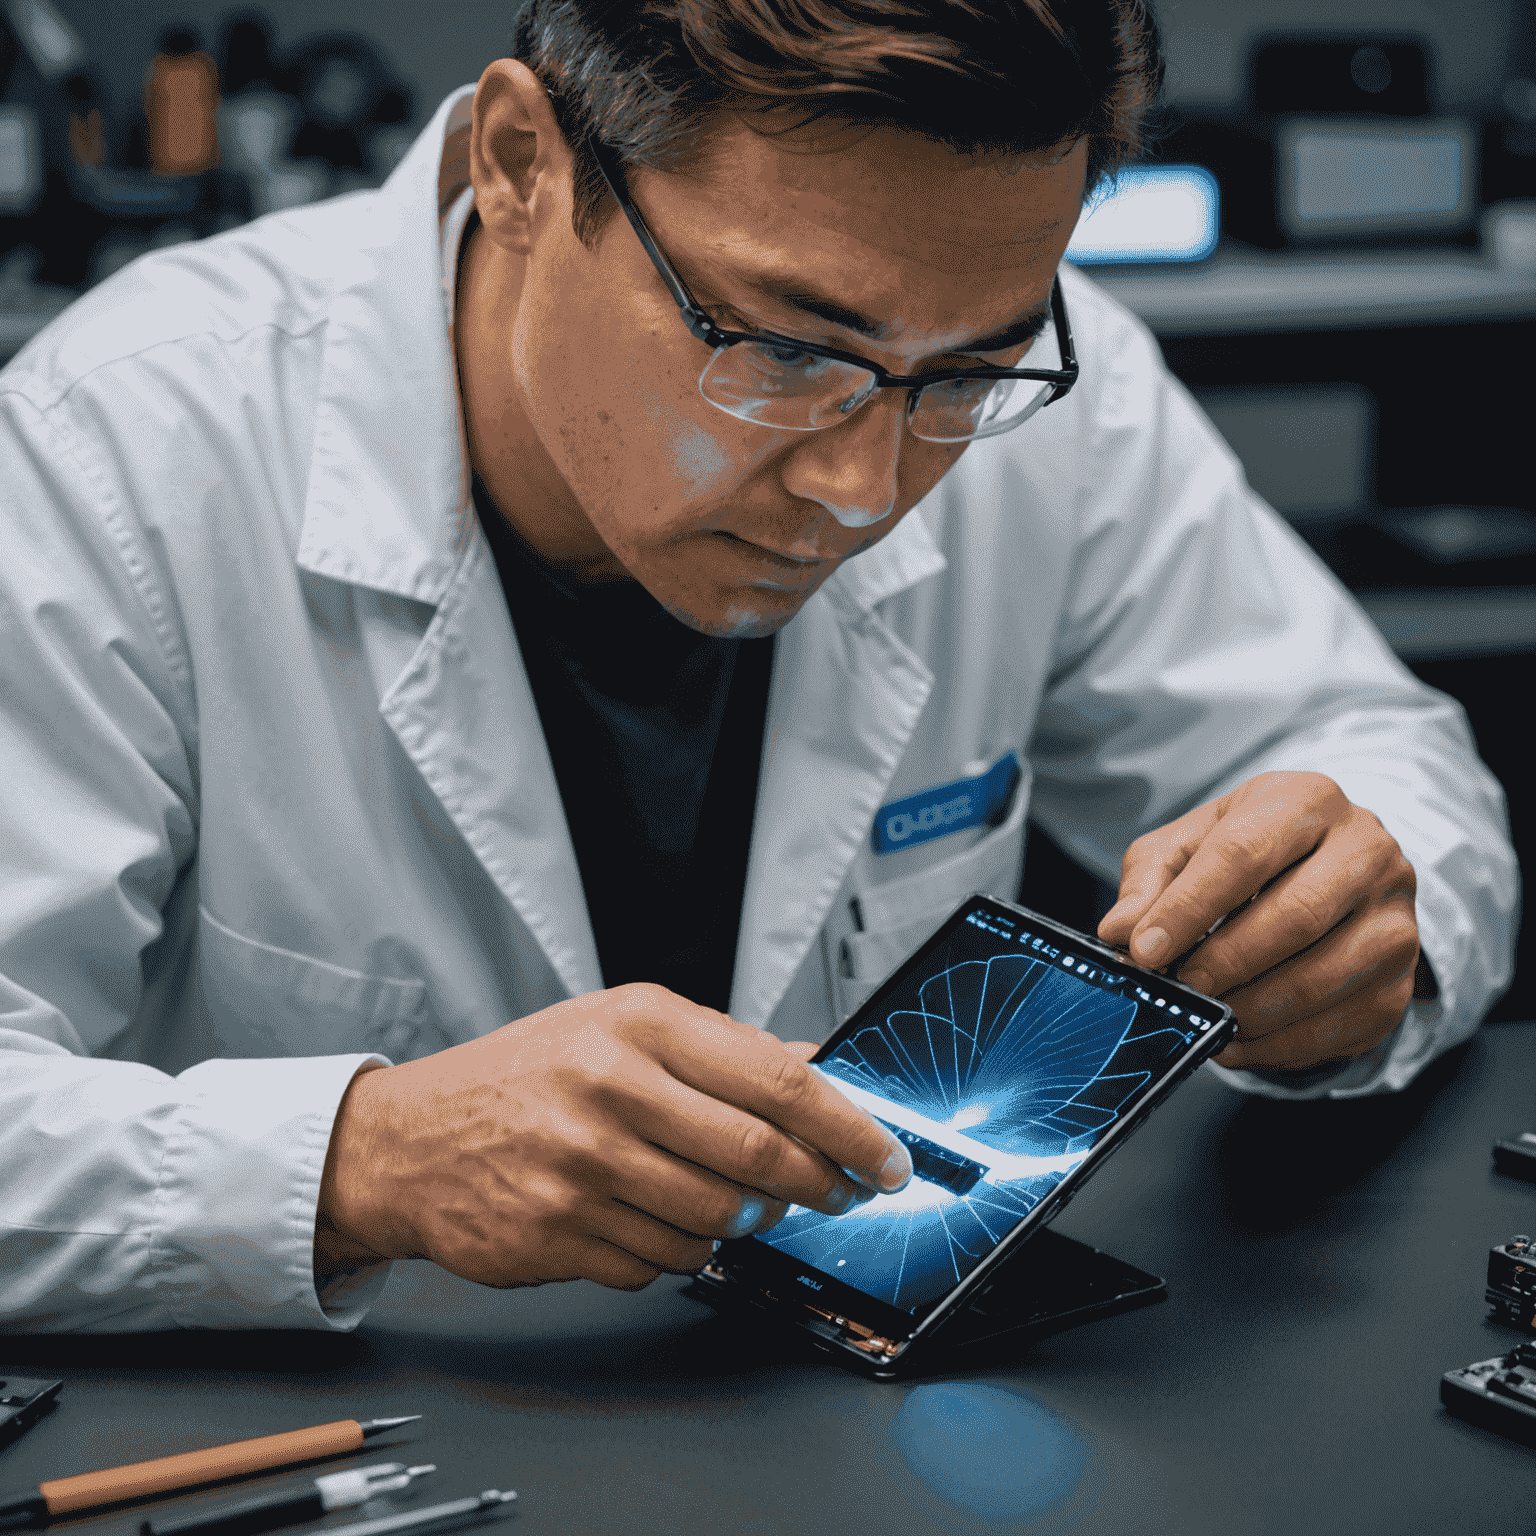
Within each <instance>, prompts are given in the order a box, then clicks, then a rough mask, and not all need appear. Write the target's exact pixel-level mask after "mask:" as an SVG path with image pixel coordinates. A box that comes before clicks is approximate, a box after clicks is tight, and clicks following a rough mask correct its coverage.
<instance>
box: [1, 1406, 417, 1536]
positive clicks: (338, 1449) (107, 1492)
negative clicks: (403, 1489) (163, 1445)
mask: <svg viewBox="0 0 1536 1536" xmlns="http://www.w3.org/2000/svg"><path fill="white" fill-rule="evenodd" d="M420 1417H421V1415H420V1414H419V1413H409V1414H406V1415H405V1416H404V1417H403V1418H398V1419H369V1420H367V1421H366V1422H364V1423H359V1422H358V1420H356V1419H338V1420H337V1421H336V1422H335V1423H334V1424H316V1425H313V1426H312V1427H311V1428H309V1429H290V1430H288V1431H286V1432H285V1433H283V1434H280V1435H261V1436H259V1437H258V1438H257V1439H255V1440H237V1441H235V1442H234V1443H233V1444H231V1445H216V1446H212V1447H211V1448H210V1449H208V1450H206V1451H184V1452H183V1453H182V1454H181V1455H179V1456H161V1457H158V1458H157V1459H156V1460H154V1461H137V1462H134V1463H132V1464H131V1465H129V1466H126V1467H107V1468H105V1469H103V1470H102V1471H100V1472H81V1473H79V1474H78V1475H76V1476H74V1477H57V1478H53V1479H51V1480H50V1481H48V1482H46V1483H39V1484H38V1485H37V1487H36V1488H28V1489H25V1490H23V1491H22V1492H20V1493H15V1494H11V1495H9V1496H6V1495H4V1494H0V1524H4V1525H10V1524H22V1523H28V1522H32V1521H46V1520H51V1519H54V1518H56V1517H57V1516H59V1515H72V1514H75V1513H76V1512H77V1511H79V1510H82V1509H95V1508H96V1507H98V1506H99V1505H102V1504H121V1503H123V1502H124V1501H125V1500H127V1499H142V1498H144V1497H145V1496H146V1495H148V1494H152V1493H180V1492H181V1491H182V1490H183V1489H185V1488H196V1487H197V1486H198V1485H199V1484H201V1483H217V1482H222V1481H223V1480H224V1479H225V1478H227V1477H246V1476H248V1475H249V1474H251V1473H253V1472H271V1471H273V1470H274V1469H275V1468H277V1467H286V1466H291V1465H292V1464H293V1463H294V1462H296V1461H318V1460H319V1459H320V1458H321V1457H322V1456H340V1455H345V1453H346V1452H348V1451H355V1450H358V1449H359V1448H360V1447H361V1446H362V1444H363V1442H364V1441H365V1440H369V1439H371V1438H372V1437H373V1436H374V1435H382V1434H383V1433H384V1431H385V1430H387V1429H397V1428H398V1427H399V1426H400V1425H402V1424H411V1423H414V1422H415V1421H416V1420H417V1419H419V1418H420Z"/></svg>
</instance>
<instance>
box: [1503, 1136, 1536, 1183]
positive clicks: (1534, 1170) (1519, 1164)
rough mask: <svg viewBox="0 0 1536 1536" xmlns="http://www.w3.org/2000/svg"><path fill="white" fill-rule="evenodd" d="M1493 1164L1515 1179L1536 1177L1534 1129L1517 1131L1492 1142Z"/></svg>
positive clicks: (1535, 1138)
mask: <svg viewBox="0 0 1536 1536" xmlns="http://www.w3.org/2000/svg"><path fill="white" fill-rule="evenodd" d="M1493 1166H1494V1167H1495V1168H1497V1169H1498V1170H1499V1172H1500V1173H1512V1174H1514V1176H1515V1177H1516V1178H1517V1179H1536V1131H1519V1132H1517V1133H1516V1134H1515V1135H1513V1136H1505V1137H1503V1138H1501V1139H1500V1140H1498V1141H1496V1142H1494V1144H1493Z"/></svg>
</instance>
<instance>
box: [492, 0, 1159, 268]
mask: <svg viewBox="0 0 1536 1536" xmlns="http://www.w3.org/2000/svg"><path fill="white" fill-rule="evenodd" d="M512 54H513V57H514V58H517V59H520V60H522V62H523V63H525V64H526V65H528V67H529V68H530V69H531V70H533V72H534V73H535V74H536V75H537V76H538V77H539V79H540V80H541V81H542V82H543V83H544V85H545V87H546V88H547V89H548V91H549V93H550V98H551V101H552V103H553V106H554V112H555V119H556V121H557V122H558V123H559V125H560V130H561V132H562V133H564V134H565V136H566V139H567V141H568V142H569V143H570V145H571V149H572V152H573V154H574V155H575V161H576V168H575V208H574V211H573V215H572V223H573V225H574V226H575V230H576V234H577V235H578V237H579V238H580V239H581V240H582V241H583V242H584V243H585V244H587V245H591V244H592V243H593V241H594V240H595V239H596V237H597V234H598V232H599V230H600V229H601V228H602V225H603V224H604V222H605V219H606V216H607V214H608V213H610V212H611V211H612V209H611V208H605V206H604V203H605V198H606V194H607V188H606V187H605V185H604V183H603V180H602V174H601V172H600V171H599V170H598V168H597V162H596V161H595V160H594V159H593V157H592V153H591V150H590V144H591V142H592V141H593V140H594V139H595V140H596V141H598V142H599V143H601V144H603V145H606V146H607V147H608V148H609V149H611V150H612V151H613V152H614V154H615V155H616V156H617V158H618V160H619V164H620V165H621V167H624V168H626V169H627V168H629V167H632V166H644V167H646V168H648V169H651V170H661V171H677V170H681V169H684V168H686V167H688V166H689V165H690V164H692V163H695V162H697V160H698V159H699V158H700V156H701V154H702V152H703V151H704V150H705V148H706V147H707V146H706V134H705V130H706V128H707V125H708V122H709V120H710V119H711V118H712V117H713V116H714V115H715V114H717V113H719V112H722V111H725V112H734V113H736V114H739V115H740V117H741V118H742V120H743V121H745V122H747V123H748V124H749V125H752V126H757V124H754V123H753V119H754V118H757V119H758V120H759V122H760V123H761V121H762V120H763V119H764V118H765V117H766V115H767V114H769V113H778V112H780V111H783V110H784V109H787V110H788V114H789V126H791V127H800V126H806V125H809V124H810V123H812V122H816V121H819V120H823V119H825V120H828V121H831V122H834V123H848V124H854V125H857V126H863V127H871V128H873V127H895V128H901V129H904V130H906V131H909V132H912V133H916V134H920V135H922V136H923V137H925V138H928V139H931V140H934V141H936V142H939V143H943V144H947V145H949V146H950V147H951V148H953V149H955V150H956V151H958V152H960V153H962V154H1009V155H1020V154H1029V153H1031V152H1033V151H1037V150H1043V149H1048V148H1052V147H1054V146H1056V145H1060V144H1066V143H1070V142H1073V141H1075V140H1077V139H1080V138H1086V140H1087V146H1088V180H1087V190H1092V189H1093V188H1094V187H1095V186H1097V185H1098V183H1099V182H1100V180H1101V179H1102V178H1103V177H1104V176H1106V175H1113V174H1114V172H1115V171H1116V170H1117V169H1119V167H1120V166H1121V165H1123V164H1124V163H1125V162H1126V161H1127V160H1129V159H1132V158H1134V157H1135V156H1136V155H1137V154H1138V153H1139V152H1140V150H1141V149H1142V147H1143V142H1144V135H1145V132H1146V123H1147V118H1148V114H1149V113H1150V111H1151V109H1152V105H1153V103H1154V101H1155V100H1156V97H1157V93H1158V90H1159V87H1160V86H1161V84H1162V74H1163V62H1162V54H1161V51H1160V49H1159V46H1158V37H1157V28H1156V24H1155V23H1154V22H1153V20H1152V17H1151V15H1150V13H1149V12H1148V10H1147V6H1146V4H1145V0H638V3H635V0H528V5H527V8H526V9H525V10H524V12H523V14H522V15H521V17H520V18H519V19H518V23H517V29H516V32H515V34H514V36H513V43H512ZM759 131H765V132H766V131H768V130H767V127H766V125H764V126H762V127H761V128H760V130H759Z"/></svg>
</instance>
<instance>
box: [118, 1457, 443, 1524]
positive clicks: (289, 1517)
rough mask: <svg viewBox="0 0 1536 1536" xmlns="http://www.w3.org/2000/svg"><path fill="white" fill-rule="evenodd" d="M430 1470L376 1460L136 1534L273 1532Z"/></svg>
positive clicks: (405, 1485)
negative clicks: (375, 1462) (371, 1463)
mask: <svg viewBox="0 0 1536 1536" xmlns="http://www.w3.org/2000/svg"><path fill="white" fill-rule="evenodd" d="M435 1471H437V1468H436V1467H435V1466H434V1465H433V1464H432V1463H431V1462H427V1463H426V1464H425V1465H423V1466H420V1467H408V1466H406V1465H405V1463H404V1462H400V1461H381V1462H379V1463H378V1464H377V1465H375V1466H371V1467H355V1468H353V1469H352V1470H351V1471H349V1472H328V1473H326V1475H325V1476H324V1477H317V1478H316V1479H315V1480H314V1481H313V1482H311V1483H304V1484H302V1485H301V1486H300V1487H298V1488H283V1489H280V1490H279V1491H278V1492H276V1493H268V1494H262V1495H259V1496H258V1497H256V1498H254V1499H245V1500H242V1501H241V1502H240V1503H239V1504H225V1505H223V1506H221V1507H220V1508H218V1509H211V1510H205V1511H203V1512H202V1513H200V1514H195V1515H184V1516H182V1518H181V1519H179V1520H145V1521H143V1522H142V1523H141V1524H140V1526H139V1530H140V1531H141V1532H142V1536H256V1533H257V1532H258V1531H275V1530H276V1529H277V1528H278V1527H279V1526H283V1525H297V1524H298V1523H299V1522H300V1521H301V1520H318V1519H319V1518H320V1517H321V1515H328V1514H329V1513H330V1512H331V1511H332V1510H333V1509H349V1508H350V1507H351V1506H352V1505H354V1504H361V1503H363V1502H365V1501H366V1500H368V1499H371V1498H373V1496H374V1495H375V1494H380V1493H396V1492H398V1491H399V1490H400V1489H401V1488H409V1487H410V1485H411V1483H412V1481H413V1480H414V1479H416V1478H418V1477H424V1476H425V1475H426V1474H427V1473H428V1472H435Z"/></svg>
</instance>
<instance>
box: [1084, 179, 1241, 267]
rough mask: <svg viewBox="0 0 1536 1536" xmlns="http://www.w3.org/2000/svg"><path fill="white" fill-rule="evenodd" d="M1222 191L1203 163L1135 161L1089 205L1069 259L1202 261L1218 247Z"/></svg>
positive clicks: (1086, 262) (1090, 260)
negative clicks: (1135, 164)
mask: <svg viewBox="0 0 1536 1536" xmlns="http://www.w3.org/2000/svg"><path fill="white" fill-rule="evenodd" d="M1220 211H1221V197H1220V194H1219V193H1218V191H1217V189H1216V178H1215V177H1214V176H1212V175H1211V173H1210V172H1209V171H1208V170H1206V169H1205V167H1204V166H1201V165H1149V166H1132V167H1130V168H1129V169H1127V170H1123V171H1121V172H1120V175H1119V177H1118V178H1117V179H1116V181H1115V184H1114V185H1113V186H1112V187H1110V188H1108V189H1107V190H1105V191H1102V192H1099V193H1096V194H1095V195H1094V197H1093V198H1092V199H1091V200H1090V201H1089V203H1088V206H1087V207H1086V208H1085V209H1084V210H1083V213H1082V217H1081V218H1079V220H1078V221H1077V229H1076V230H1075V232H1074V233H1073V235H1072V243H1071V244H1070V245H1069V246H1068V247H1067V260H1068V261H1073V262H1078V263H1080V264H1083V265H1088V264H1091V263H1099V262H1122V263H1123V262H1151V261H1202V260H1204V259H1205V257H1207V256H1209V255H1210V254H1211V252H1212V251H1213V250H1215V248H1216V236H1217V233H1218V230H1219V227H1220Z"/></svg>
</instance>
